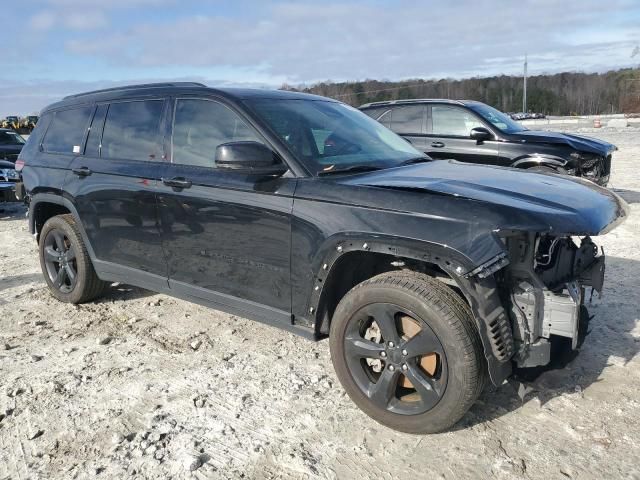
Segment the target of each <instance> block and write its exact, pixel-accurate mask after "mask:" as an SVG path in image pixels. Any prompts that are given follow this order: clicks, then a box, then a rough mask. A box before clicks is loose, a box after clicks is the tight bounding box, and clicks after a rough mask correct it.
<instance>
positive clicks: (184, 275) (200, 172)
mask: <svg viewBox="0 0 640 480" xmlns="http://www.w3.org/2000/svg"><path fill="white" fill-rule="evenodd" d="M18 167H19V168H21V169H22V176H23V179H24V182H25V186H26V190H27V193H28V199H29V202H30V205H29V227H30V230H31V232H32V233H33V234H34V236H35V238H36V239H37V241H38V245H39V252H40V263H41V266H42V271H43V273H44V277H45V279H46V282H47V284H48V285H49V288H50V290H51V293H52V295H54V296H55V297H56V298H58V299H59V300H61V301H65V302H72V303H79V302H87V301H90V300H91V299H94V298H96V297H97V296H98V295H100V293H101V292H102V291H103V290H104V289H105V288H106V286H107V285H108V284H109V282H114V281H117V282H125V283H129V284H132V285H137V286H140V287H143V288H147V289H151V290H154V291H157V292H163V293H166V294H169V295H173V296H175V297H179V298H183V299H186V300H189V301H193V302H197V303H201V304H204V305H210V306H212V307H214V308H217V309H221V310H224V311H227V312H231V313H234V314H236V315H241V316H244V317H248V318H252V319H256V320H259V321H262V322H266V323H269V324H272V325H274V326H278V327H281V328H284V329H286V330H289V331H292V332H295V333H298V334H300V335H303V336H305V337H307V338H309V339H320V338H323V337H326V336H329V337H330V342H329V344H330V348H331V355H332V359H333V363H334V366H335V369H336V372H337V375H338V377H339V379H340V380H341V382H342V384H343V386H344V388H345V390H346V391H347V392H348V394H349V395H350V396H351V398H352V399H353V400H354V402H355V403H356V404H358V406H360V407H361V408H362V409H363V410H364V411H365V412H366V413H367V414H369V415H370V416H371V417H373V418H374V419H376V420H378V421H379V422H381V423H383V424H385V425H388V426H390V427H392V428H396V429H398V430H402V431H406V432H436V431H441V430H443V429H446V428H449V427H450V426H451V425H453V424H454V423H455V422H456V421H457V420H458V419H460V418H461V417H462V415H464V413H465V412H466V410H467V409H468V408H469V407H470V406H471V405H472V404H473V402H474V401H475V400H476V399H477V398H478V395H479V394H480V392H481V391H482V389H483V387H484V386H485V383H486V379H487V377H488V378H490V379H491V381H492V382H493V383H494V384H495V385H499V384H501V383H502V382H503V381H504V380H505V379H506V378H507V377H509V375H511V373H512V369H513V368H514V366H521V367H523V366H536V365H544V364H546V363H548V362H549V361H550V356H551V353H550V352H551V349H550V347H551V344H552V343H556V342H560V341H561V340H562V337H565V338H567V339H568V340H567V342H568V344H569V345H568V347H567V348H568V349H571V348H572V347H573V348H575V347H576V342H577V339H578V320H579V311H580V308H581V305H582V304H583V299H584V296H585V288H589V287H591V288H592V289H596V290H600V289H601V288H602V281H603V275H604V256H602V255H600V254H599V251H598V248H597V247H596V245H595V244H594V243H593V242H592V241H591V239H590V237H589V236H590V235H599V234H602V233H604V232H607V231H609V230H611V229H612V228H613V227H614V226H616V225H617V224H618V223H620V222H621V221H622V220H623V219H624V217H625V216H626V215H627V209H628V207H627V205H626V204H625V202H624V201H623V200H621V199H620V198H619V197H618V196H617V195H616V194H615V193H613V192H610V191H608V190H606V189H604V188H601V187H599V186H597V185H595V184H593V183H592V182H587V181H584V180H581V179H572V178H568V177H563V176H559V175H548V174H540V173H531V172H522V171H518V170H514V169H507V168H504V169H503V168H498V167H488V166H482V165H471V166H470V165H466V164H458V163H457V162H446V161H440V162H434V161H431V160H430V159H429V158H427V157H425V156H424V154H422V153H421V152H419V151H418V150H416V149H414V148H413V147H412V146H411V145H410V144H409V143H408V142H406V141H405V140H403V139H402V138H400V137H398V136H397V135H396V134H395V133H393V132H391V131H390V130H388V129H386V128H385V127H383V126H382V125H380V124H379V123H377V122H376V121H374V120H372V119H371V118H369V117H368V116H366V115H364V114H363V113H362V112H360V111H358V110H357V109H355V108H352V107H350V106H348V105H345V104H342V103H340V102H337V101H334V100H330V99H326V98H322V97H317V96H312V95H305V94H299V93H292V92H282V91H265V90H234V89H212V88H207V87H205V86H203V85H198V84H190V83H189V84H159V85H158V84H155V85H146V86H135V87H126V88H119V89H114V90H106V91H99V92H92V93H85V94H80V95H75V96H72V97H67V98H65V99H64V100H63V101H61V102H59V103H56V104H54V105H51V106H49V107H48V108H46V109H45V110H44V112H43V114H42V117H41V119H40V121H39V122H38V125H37V127H36V129H35V130H34V132H33V134H32V135H31V137H30V138H29V140H28V142H27V145H26V146H25V148H24V149H23V151H22V154H21V156H20V159H19V160H18ZM578 236H579V237H582V238H581V239H578V240H576V241H574V240H573V238H576V237H578Z"/></svg>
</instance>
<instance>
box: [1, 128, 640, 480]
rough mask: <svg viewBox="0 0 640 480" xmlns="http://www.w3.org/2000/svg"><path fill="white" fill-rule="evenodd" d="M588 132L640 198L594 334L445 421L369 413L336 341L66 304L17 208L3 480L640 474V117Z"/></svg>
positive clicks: (197, 310) (182, 316)
mask: <svg viewBox="0 0 640 480" xmlns="http://www.w3.org/2000/svg"><path fill="white" fill-rule="evenodd" d="M583 131H584V130H583ZM584 133H587V134H589V133H590V134H592V135H597V136H599V137H601V138H603V139H606V140H608V141H611V142H613V143H615V144H617V145H618V146H619V147H620V151H619V152H618V153H617V155H616V157H615V159H614V163H613V176H612V181H611V185H610V186H611V187H613V188H614V189H615V190H616V191H618V192H619V193H620V194H621V195H622V196H624V197H625V198H626V200H627V201H628V202H629V203H630V204H631V211H632V213H631V218H630V219H629V220H628V221H627V222H626V223H625V224H624V225H622V226H621V227H619V228H618V229H617V230H615V231H613V232H612V233H610V234H608V235H606V236H605V237H602V238H600V239H598V242H599V243H600V244H602V245H604V247H605V251H606V252H607V254H608V264H607V272H606V283H605V293H604V296H603V298H602V299H599V300H598V299H594V300H593V304H592V305H591V306H590V307H589V311H590V313H591V314H592V315H595V317H594V318H593V320H592V322H591V325H590V328H591V333H590V334H589V336H588V337H587V340H586V342H585V344H584V345H583V347H582V348H581V351H580V354H579V355H578V356H577V358H575V359H573V360H572V361H571V362H570V363H568V365H566V366H564V367H563V368H557V369H554V370H549V371H547V372H545V373H543V374H542V375H541V376H539V377H538V378H537V379H536V380H534V381H533V382H532V383H531V384H530V388H531V389H532V390H531V391H530V392H529V393H528V394H527V395H526V397H525V398H524V401H522V400H521V399H520V398H519V396H518V395H517V394H516V393H515V391H514V389H513V388H512V386H511V385H509V384H504V385H502V386H501V387H500V388H497V389H490V390H488V391H485V393H484V394H483V395H482V397H481V398H480V400H479V401H478V402H477V404H476V405H475V406H474V407H473V408H472V409H471V411H470V412H469V413H468V414H467V415H466V416H465V417H464V419H463V420H462V421H461V422H460V423H459V425H458V426H457V427H456V428H455V429H454V430H453V431H451V432H448V433H443V434H439V435H431V436H412V435H406V434H400V433H396V432H394V431H392V430H389V429H387V428H385V427H382V426H380V425H377V424H376V423H374V422H372V421H371V420H369V419H368V417H366V416H365V415H364V414H363V413H361V412H360V411H359V410H358V409H357V408H356V407H355V406H354V405H353V404H352V403H351V401H350V400H349V399H348V398H347V397H346V395H345V393H344V391H343V390H342V388H341V387H340V385H339V384H338V382H337V379H336V377H335V375H334V373H333V370H332V367H331V361H330V358H329V355H328V344H327V342H326V341H325V342H320V343H311V342H309V341H307V340H304V339H302V338H298V337H295V336H293V335H291V334H289V333H286V332H283V331H280V330H277V329H273V328H270V327H267V326H264V325H261V324H259V323H254V322H251V321H248V320H244V319H242V318H237V317H234V316H229V315H226V314H223V313H220V312H217V311H213V310H209V309H206V308H203V307H200V306H197V305H193V304H189V303H186V302H183V301H180V300H175V299H172V298H170V297H167V296H164V295H156V294H153V293H151V292H147V291H144V290H141V289H137V288H131V287H127V286H123V285H120V286H114V287H112V288H111V289H110V291H109V292H108V294H107V295H106V296H105V297H104V298H103V299H101V300H99V301H96V302H94V303H90V304H86V305H81V306H71V305H67V304H63V303H59V302H57V301H56V300H54V299H53V298H52V297H51V296H50V295H49V293H48V291H47V289H46V288H45V284H44V282H43V280H42V277H41V273H40V267H39V264H38V260H37V251H36V245H35V243H34V242H33V240H32V238H31V237H30V235H29V233H28V231H27V225H26V222H25V219H24V209H23V208H22V207H18V206H14V207H11V208H10V209H8V211H7V212H5V213H0V245H2V249H1V250H0V312H1V315H0V479H8V478H11V479H26V478H34V479H36V478H94V477H96V476H97V477H98V478H100V477H102V478H123V477H125V476H128V477H130V478H169V477H171V478H192V477H193V478H225V479H226V478H251V479H270V478H285V479H288V478H341V479H355V478H376V479H391V478H456V479H458V478H498V479H502V478H544V479H555V478H640V394H639V392H640V369H639V368H638V367H639V364H640V361H639V358H640V357H639V356H638V355H637V353H638V351H639V349H640V326H639V322H638V319H639V308H638V301H639V298H640V296H639V295H640V173H639V172H638V166H637V165H638V163H637V162H638V158H640V130H638V129H632V128H628V129H625V130H624V131H615V130H610V129H602V130H598V131H595V130H593V129H591V130H589V131H586V132H584Z"/></svg>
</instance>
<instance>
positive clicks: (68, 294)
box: [39, 214, 106, 303]
mask: <svg viewBox="0 0 640 480" xmlns="http://www.w3.org/2000/svg"><path fill="white" fill-rule="evenodd" d="M39 250H40V266H41V268H42V273H43V274H44V278H45V281H46V282H47V285H48V286H49V290H50V291H51V293H52V295H53V296H54V297H56V298H57V299H58V300H60V301H63V302H68V303H83V302H88V301H89V300H92V299H94V298H95V297H97V296H98V295H100V294H101V293H102V291H103V290H104V288H105V286H106V284H105V282H103V281H102V280H100V279H99V278H98V276H97V275H96V272H95V270H94V269H93V265H92V264H91V259H90V258H89V254H88V253H87V248H86V246H85V244H84V241H83V240H82V235H81V234H80V230H79V229H78V226H77V224H76V221H75V219H74V218H73V216H72V215H69V214H67V215H59V216H56V217H52V218H50V219H49V220H47V222H46V223H45V224H44V227H42V231H41V232H40V245H39Z"/></svg>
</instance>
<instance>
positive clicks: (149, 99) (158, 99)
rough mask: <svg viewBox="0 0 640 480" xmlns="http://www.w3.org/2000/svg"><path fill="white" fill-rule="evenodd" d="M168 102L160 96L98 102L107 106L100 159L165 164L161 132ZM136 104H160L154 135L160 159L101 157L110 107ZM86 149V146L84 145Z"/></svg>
mask: <svg viewBox="0 0 640 480" xmlns="http://www.w3.org/2000/svg"><path fill="white" fill-rule="evenodd" d="M168 101H169V97H167V96H164V95H160V96H153V97H146V98H140V97H134V98H122V99H117V100H107V101H104V102H100V104H108V107H107V113H106V114H105V116H104V123H103V125H102V134H101V135H100V157H99V158H100V159H104V160H109V161H111V160H114V161H120V162H122V161H124V162H142V163H164V162H165V157H166V154H165V151H164V132H163V131H162V128H161V127H162V125H163V122H164V117H165V115H166V108H167V103H168ZM136 102H162V108H161V109H160V115H159V117H158V125H157V126H156V133H157V135H158V146H159V147H160V150H159V154H160V158H155V159H153V160H141V159H139V158H123V157H103V156H102V142H103V140H104V130H105V127H106V125H107V119H108V118H109V111H110V110H111V105H115V104H118V103H136ZM85 148H86V145H85Z"/></svg>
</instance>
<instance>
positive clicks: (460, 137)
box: [423, 104, 499, 164]
mask: <svg viewBox="0 0 640 480" xmlns="http://www.w3.org/2000/svg"><path fill="white" fill-rule="evenodd" d="M427 113H428V117H427V135H426V136H425V143H424V147H423V151H424V152H425V153H427V154H428V155H429V156H430V157H431V158H436V159H454V160H459V161H461V162H471V163H486V164H495V163H497V161H498V151H499V142H498V141H496V140H486V141H482V142H478V141H476V140H473V139H471V138H470V134H471V130H472V129H473V128H476V127H483V128H488V127H487V125H486V124H485V123H484V122H482V120H480V118H479V117H478V116H477V115H476V114H475V113H473V112H471V111H470V110H468V109H465V108H463V107H459V106H455V105H448V104H447V105H445V104H432V105H430V106H429V108H428V112H427Z"/></svg>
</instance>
